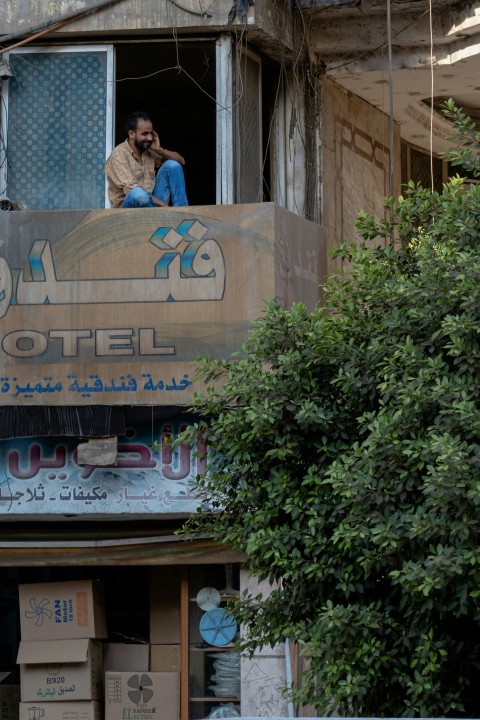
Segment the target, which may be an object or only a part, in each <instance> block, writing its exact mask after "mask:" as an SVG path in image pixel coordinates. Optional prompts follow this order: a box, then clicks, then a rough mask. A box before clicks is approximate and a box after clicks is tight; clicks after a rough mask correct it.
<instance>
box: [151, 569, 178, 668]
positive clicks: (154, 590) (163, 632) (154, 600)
mask: <svg viewBox="0 0 480 720" xmlns="http://www.w3.org/2000/svg"><path fill="white" fill-rule="evenodd" d="M150 643H151V647H150V670H153V671H155V672H179V671H180V571H179V568H178V567H171V568H152V575H151V590H150Z"/></svg>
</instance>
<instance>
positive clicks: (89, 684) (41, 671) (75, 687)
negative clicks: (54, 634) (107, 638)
mask: <svg viewBox="0 0 480 720" xmlns="http://www.w3.org/2000/svg"><path fill="white" fill-rule="evenodd" d="M17 662H18V663H19V664H20V692H21V697H22V702H32V701H37V702H51V701H66V700H68V701H70V700H99V699H101V697H102V695H103V671H102V644H101V642H99V641H98V640H87V639H81V640H45V641H44V642H41V641H36V642H25V641H23V640H22V641H21V642H20V647H19V650H18V656H17Z"/></svg>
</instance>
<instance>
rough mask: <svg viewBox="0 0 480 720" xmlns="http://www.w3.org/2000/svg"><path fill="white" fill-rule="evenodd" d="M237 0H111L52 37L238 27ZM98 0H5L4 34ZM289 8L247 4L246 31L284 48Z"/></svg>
mask: <svg viewBox="0 0 480 720" xmlns="http://www.w3.org/2000/svg"><path fill="white" fill-rule="evenodd" d="M234 2H235V0H215V2H212V0H118V1H116V0H113V1H112V3H111V4H110V5H108V6H106V7H104V8H99V9H98V10H96V11H95V12H91V13H90V14H88V15H86V16H85V17H83V18H78V19H75V20H72V21H71V22H68V24H66V25H64V26H63V27H62V28H60V29H58V30H56V31H55V32H53V33H52V34H51V37H52V38H55V39H60V38H62V37H68V38H71V37H72V36H73V35H76V36H80V37H81V36H84V35H88V36H92V35H94V36H99V35H104V36H111V35H120V34H122V35H124V34H128V35H132V34H134V33H135V34H137V35H138V34H140V35H147V34H149V35H151V34H158V35H170V34H171V32H172V30H173V29H175V31H182V30H191V31H196V32H198V31H200V32H202V31H203V32H204V31H205V30H207V29H208V30H211V29H214V30H225V31H230V30H232V29H240V28H241V27H242V26H243V24H244V21H243V19H242V18H240V17H239V16H236V17H235V19H234V20H233V22H232V23H231V24H228V15H229V12H230V10H231V9H232V7H233V5H234ZM96 5H100V2H99V0H88V1H87V0H85V1H84V2H78V1H76V2H68V0H61V1H60V2H58V1H57V0H49V2H44V1H43V0H5V4H4V5H3V7H2V13H1V14H0V36H3V35H10V34H15V33H25V34H27V33H30V32H31V31H32V30H36V29H38V28H39V27H40V26H42V25H46V24H52V23H53V22H56V21H57V20H60V19H62V18H66V17H68V16H71V15H72V14H73V13H74V12H76V11H77V10H82V9H83V8H89V7H92V6H96ZM290 19H291V7H290V4H289V3H287V2H285V0H259V2H258V3H256V4H255V5H252V6H251V7H250V8H249V9H248V17H247V18H246V26H247V30H248V31H249V32H250V31H252V34H254V35H255V37H258V39H259V40H264V41H265V43H266V48H268V47H271V48H272V49H274V48H277V50H280V49H281V48H283V47H286V46H288V45H289V44H290V40H291V29H290V28H291V22H290Z"/></svg>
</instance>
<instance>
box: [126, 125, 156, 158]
mask: <svg viewBox="0 0 480 720" xmlns="http://www.w3.org/2000/svg"><path fill="white" fill-rule="evenodd" d="M152 132H153V126H152V123H151V122H150V120H139V121H138V123H137V129H136V130H135V131H134V130H130V132H129V135H130V137H131V138H132V139H133V142H134V145H135V147H136V148H137V149H138V150H140V152H142V153H143V152H145V150H148V148H149V147H150V145H151V144H152V142H153V135H152Z"/></svg>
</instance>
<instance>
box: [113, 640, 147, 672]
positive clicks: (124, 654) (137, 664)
mask: <svg viewBox="0 0 480 720" xmlns="http://www.w3.org/2000/svg"><path fill="white" fill-rule="evenodd" d="M149 652H150V645H147V644H141V643H104V645H103V670H104V672H109V671H110V670H112V671H115V670H116V671H117V672H132V671H135V670H136V671H137V672H138V671H140V670H141V671H142V672H148V670H149V669H150V668H149Z"/></svg>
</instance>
